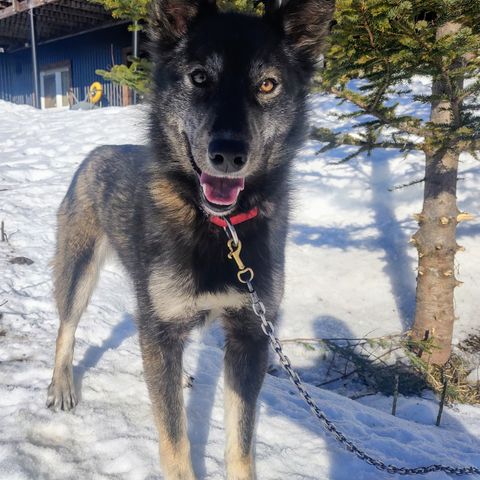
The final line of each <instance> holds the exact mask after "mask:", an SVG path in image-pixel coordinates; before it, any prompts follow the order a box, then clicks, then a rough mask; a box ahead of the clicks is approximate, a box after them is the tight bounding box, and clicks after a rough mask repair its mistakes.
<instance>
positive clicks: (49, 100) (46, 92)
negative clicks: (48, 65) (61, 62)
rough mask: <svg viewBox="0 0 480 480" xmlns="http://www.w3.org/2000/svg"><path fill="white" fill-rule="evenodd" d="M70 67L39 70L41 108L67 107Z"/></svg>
mask: <svg viewBox="0 0 480 480" xmlns="http://www.w3.org/2000/svg"><path fill="white" fill-rule="evenodd" d="M69 88H70V68H69V67H62V68H58V69H51V70H44V71H42V72H40V93H41V98H40V101H41V102H40V103H41V106H42V108H63V107H68V89H69Z"/></svg>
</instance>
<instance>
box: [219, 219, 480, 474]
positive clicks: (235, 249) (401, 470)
mask: <svg viewBox="0 0 480 480" xmlns="http://www.w3.org/2000/svg"><path fill="white" fill-rule="evenodd" d="M224 218H225V221H226V223H227V226H226V227H225V228H224V230H225V233H226V235H227V237H228V242H227V247H228V249H229V251H230V253H229V254H228V258H230V259H233V260H234V261H235V263H236V264H237V267H238V272H237V277H238V280H239V281H240V282H241V283H243V284H245V285H246V287H247V289H248V293H249V294H250V299H251V301H252V309H253V312H254V313H255V315H256V316H257V317H258V318H259V319H260V322H261V327H262V330H263V333H265V335H266V336H267V337H268V338H269V341H270V345H271V347H272V349H273V351H274V352H275V353H276V354H277V355H278V357H279V359H280V362H281V363H282V366H283V368H284V369H285V371H286V372H287V374H288V377H289V379H290V381H291V382H292V383H293V384H294V385H295V387H297V390H298V392H299V394H300V396H301V397H302V398H303V400H304V401H305V403H306V404H307V405H308V406H309V407H310V410H311V411H312V412H313V414H314V415H315V417H317V418H318V420H320V423H321V424H322V426H323V428H324V429H325V430H327V431H328V432H330V433H331V434H332V435H333V436H334V437H335V439H336V440H337V441H338V442H340V443H341V444H342V445H343V446H344V447H345V448H346V449H347V450H348V451H349V452H352V453H353V454H354V455H356V456H357V457H358V458H359V459H360V460H363V461H364V462H366V463H368V464H369V465H373V466H374V467H375V468H377V469H378V470H381V471H384V472H387V473H390V474H396V473H397V474H399V475H425V474H427V473H431V472H444V473H448V474H452V475H458V476H461V475H474V474H476V475H480V468H478V467H474V466H468V467H452V466H449V465H439V464H433V465H428V466H423V467H413V468H411V467H398V466H396V465H390V464H386V463H384V462H382V461H381V460H378V459H376V458H374V457H372V456H370V455H369V454H368V453H366V452H365V451H363V450H362V449H361V448H359V447H357V446H356V445H355V444H354V443H353V442H352V441H351V440H349V439H348V438H347V437H346V436H345V435H344V434H343V433H342V432H341V431H340V430H339V429H338V428H337V427H336V426H335V424H334V423H333V422H332V421H331V420H329V419H328V418H327V417H326V415H325V414H324V413H323V412H322V411H321V410H320V408H319V407H318V406H317V404H316V403H315V401H314V400H313V399H312V397H311V396H310V394H309V393H308V392H307V390H306V388H305V386H304V385H303V383H302V381H301V379H300V377H299V376H298V373H297V372H296V371H295V370H294V369H293V367H292V364H291V362H290V359H289V358H288V357H287V355H285V353H284V352H283V349H282V345H281V343H280V341H279V340H278V338H277V337H276V336H275V329H274V326H273V324H272V322H270V321H269V320H267V318H266V316H265V315H266V310H265V305H264V304H263V303H262V302H261V301H260V299H259V297H258V295H257V292H256V291H255V289H254V288H253V284H252V280H253V277H254V272H253V270H252V269H251V268H248V267H245V265H244V264H243V262H242V260H241V258H240V251H241V249H242V243H241V241H240V240H239V238H238V235H237V232H236V230H235V227H234V226H233V225H232V224H231V222H230V221H229V219H228V218H227V217H224Z"/></svg>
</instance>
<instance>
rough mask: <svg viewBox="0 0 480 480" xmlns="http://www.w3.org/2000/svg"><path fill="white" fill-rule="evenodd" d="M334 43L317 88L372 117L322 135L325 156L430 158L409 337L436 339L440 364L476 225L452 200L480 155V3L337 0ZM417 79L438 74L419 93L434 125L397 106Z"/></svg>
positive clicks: (444, 358)
mask: <svg viewBox="0 0 480 480" xmlns="http://www.w3.org/2000/svg"><path fill="white" fill-rule="evenodd" d="M331 43H332V46H331V48H330V51H329V53H328V55H327V57H326V69H325V71H324V72H323V74H322V78H321V86H322V88H323V89H325V90H326V91H328V92H331V93H333V94H335V95H336V96H337V97H338V98H340V99H342V100H346V101H349V102H352V103H353V104H354V105H356V106H357V107H358V111H357V112H356V113H355V114H354V115H355V116H358V117H360V116H362V115H368V117H367V118H368V120H367V121H363V122H361V123H360V124H359V128H358V131H357V132H356V135H352V134H347V135H345V134H343V135H342V134H336V133H334V132H332V131H328V130H325V129H323V130H317V131H316V132H315V136H316V138H317V139H318V140H320V141H322V142H326V146H325V147H324V148H323V150H326V149H328V148H333V147H336V146H338V145H340V144H350V145H356V146H357V147H358V150H357V152H356V153H359V152H363V151H370V150H372V149H374V148H389V147H393V148H398V149H401V150H408V149H417V150H421V151H423V152H424V153H425V179H424V183H425V190H424V203H423V209H422V212H421V213H419V214H417V215H416V218H417V220H418V223H419V230H418V231H417V233H416V234H415V235H414V236H413V238H412V243H413V244H414V245H415V246H416V248H417V250H418V257H419V261H418V277H417V294H416V312H415V321H414V325H413V337H414V338H415V339H417V340H423V339H427V338H432V337H433V338H434V339H435V343H436V344H437V346H438V349H435V350H433V352H432V353H431V357H430V361H431V362H433V363H436V364H444V363H445V362H446V361H447V360H448V358H449V356H450V352H451V341H452V330H453V322H454V318H455V314H454V297H453V295H454V289H455V287H456V286H457V285H458V284H459V282H458V281H457V280H456V278H455V265H454V260H455V253H456V252H457V250H459V248H460V247H459V246H458V245H457V243H456V227H457V225H458V223H459V222H461V221H464V220H469V219H471V216H470V215H469V214H466V213H464V212H460V211H459V210H458V208H457V204H456V189H457V172H458V161H459V155H460V153H462V152H471V153H472V154H473V155H476V154H478V150H480V116H478V115H475V113H478V110H479V109H480V103H479V101H478V99H479V97H478V95H479V94H480V2H478V1H471V0H425V1H421V2H420V1H413V0H337V13H336V24H335V25H334V27H333V31H332V40H331ZM414 75H424V76H425V75H426V76H429V77H431V78H432V92H431V93H430V94H428V95H416V96H414V97H413V98H414V100H416V101H420V102H424V103H426V104H429V105H430V110H431V115H430V120H429V121H423V120H422V119H420V118H418V117H414V116H411V115H407V114H400V113H399V112H398V109H397V106H398V105H397V104H392V102H391V97H392V95H398V93H399V90H401V89H402V88H403V89H405V85H408V82H409V80H410V79H411V78H412V77H413V76H414ZM353 80H357V82H352V81H353ZM386 127H388V129H387V128H386ZM392 128H393V129H394V130H393V131H394V132H395V133H394V134H391V133H389V132H391V131H392ZM476 152H477V153H476Z"/></svg>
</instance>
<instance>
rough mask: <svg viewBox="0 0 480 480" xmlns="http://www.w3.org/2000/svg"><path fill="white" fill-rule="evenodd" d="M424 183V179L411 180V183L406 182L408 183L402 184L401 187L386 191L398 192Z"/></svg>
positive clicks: (397, 186) (396, 186)
mask: <svg viewBox="0 0 480 480" xmlns="http://www.w3.org/2000/svg"><path fill="white" fill-rule="evenodd" d="M424 181H425V177H423V178H419V179H417V180H412V181H411V182H408V183H402V184H401V185H395V186H393V187H390V188H389V189H388V191H389V192H394V191H395V190H400V189H401V188H405V187H411V186H412V185H417V184H419V183H423V182H424Z"/></svg>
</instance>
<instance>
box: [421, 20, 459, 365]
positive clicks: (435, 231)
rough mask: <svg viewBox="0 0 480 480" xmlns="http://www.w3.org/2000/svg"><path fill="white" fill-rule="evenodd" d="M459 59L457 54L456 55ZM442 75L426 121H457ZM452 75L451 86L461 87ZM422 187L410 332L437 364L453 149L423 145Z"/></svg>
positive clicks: (449, 256) (447, 305)
mask: <svg viewBox="0 0 480 480" xmlns="http://www.w3.org/2000/svg"><path fill="white" fill-rule="evenodd" d="M460 27H461V25H460V24H458V23H453V22H448V23H445V24H444V25H442V26H440V27H439V28H438V30H437V34H436V35H437V39H439V38H442V37H443V36H446V35H451V34H454V33H456V32H458V30H459V29H460ZM459 61H461V59H459ZM447 80H448V79H447V78H446V76H445V75H444V76H442V77H435V78H434V79H433V84H432V94H433V95H434V96H436V95H448V97H449V98H450V100H448V101H447V100H443V99H442V100H439V99H437V100H434V101H432V110H431V117H430V119H431V121H432V123H434V124H443V125H447V124H448V125H452V126H458V125H459V124H460V121H461V120H460V109H461V104H460V103H459V102H457V101H455V99H454V98H455V92H453V91H452V87H451V86H450V85H449V83H448V81H447ZM461 86H462V82H461V81H458V82H457V83H456V87H457V88H458V87H461ZM425 154H426V168H425V192H424V200H423V209H422V212H421V213H420V214H419V215H418V216H417V219H418V223H419V226H420V228H419V230H418V231H417V233H416V234H415V235H414V236H413V239H412V241H413V243H414V244H415V246H416V247H417V250H418V276H417V294H416V310H415V322H414V325H413V332H412V336H413V338H414V339H416V340H426V339H431V338H433V343H434V348H433V349H432V352H431V353H430V354H428V356H427V354H426V353H425V352H419V353H420V354H421V355H422V358H424V359H425V360H428V361H429V362H431V363H434V364H437V365H443V364H445V363H446V362H447V360H448V359H449V357H450V354H451V348H452V333H453V324H454V320H455V311H454V289H455V287H456V286H457V285H458V282H457V280H456V278H455V254H456V252H457V250H458V249H459V247H458V245H457V242H456V228H457V224H458V215H459V213H460V212H459V210H458V208H457V197H456V194H457V172H458V158H459V152H458V151H457V150H454V149H451V148H449V147H448V146H442V147H439V146H438V145H437V146H435V147H433V148H427V149H426V152H425Z"/></svg>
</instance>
